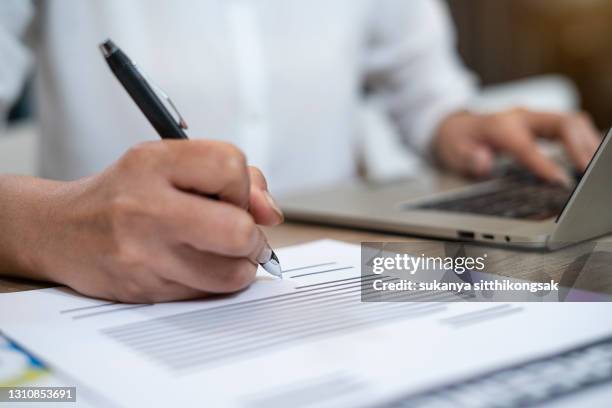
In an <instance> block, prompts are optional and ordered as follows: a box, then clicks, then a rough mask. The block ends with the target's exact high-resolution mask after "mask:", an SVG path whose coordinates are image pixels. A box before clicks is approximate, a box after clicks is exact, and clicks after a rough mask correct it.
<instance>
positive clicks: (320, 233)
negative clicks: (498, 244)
mask: <svg viewBox="0 0 612 408" xmlns="http://www.w3.org/2000/svg"><path fill="white" fill-rule="evenodd" d="M265 232H266V235H267V236H268V239H269V242H270V244H271V245H272V246H273V247H274V248H282V247H285V246H290V245H296V244H302V243H306V242H310V241H315V240H319V239H335V240H339V241H344V242H348V243H354V244H359V243H361V242H364V241H369V242H414V243H417V242H420V243H422V242H425V241H426V240H424V239H423V238H418V239H417V238H411V237H406V236H400V235H386V234H380V233H374V232H367V231H356V230H351V229H343V228H333V227H324V226H316V225H307V224H294V223H286V224H285V225H282V226H280V227H275V228H265ZM608 240H609V241H612V239H608ZM610 247H612V243H611V245H610V246H609V248H610ZM491 251H497V253H498V255H497V256H498V258H497V259H499V260H500V261H501V262H502V263H501V264H500V265H502V267H501V268H498V272H500V274H501V275H505V276H512V277H515V278H522V279H528V280H533V281H541V280H542V274H541V272H542V271H541V269H542V268H541V267H542V266H543V264H544V263H548V265H547V267H546V269H547V271H549V274H548V275H545V276H544V278H546V279H548V278H552V279H554V280H555V281H564V280H566V279H565V278H564V276H563V273H564V271H567V268H568V265H570V264H571V263H572V262H573V261H575V259H576V257H575V256H571V251H572V250H571V249H570V250H569V255H568V256H557V257H553V258H551V257H547V256H543V255H542V254H541V253H540V254H537V253H531V254H530V253H524V252H520V251H518V252H520V253H517V251H516V250H511V249H499V248H498V249H493V248H491ZM608 253H609V254H610V255H609V257H612V251H609V252H608ZM517 255H520V258H519V259H520V261H522V262H519V261H516V259H517V258H516V256H517ZM517 262H518V263H517ZM551 262H554V264H551ZM519 263H520V265H519ZM599 263H600V264H601V265H600V266H599V268H598V269H599V270H600V272H598V275H600V276H601V277H600V278H597V279H596V281H595V282H596V283H597V285H598V286H599V288H602V287H605V288H609V290H608V293H612V276H610V275H611V274H609V273H607V271H608V270H609V268H610V267H609V265H610V264H612V262H611V261H610V259H608V258H605V259H602V260H600V262H599ZM509 264H511V265H514V266H516V268H514V267H512V268H508V267H507V266H508V265H509ZM500 270H501V271H500ZM546 279H545V280H546ZM51 286H54V285H52V284H45V283H40V282H33V281H26V280H17V279H2V278H0V293H7V292H17V291H23V290H31V289H39V288H44V287H51ZM570 286H572V285H571V284H570Z"/></svg>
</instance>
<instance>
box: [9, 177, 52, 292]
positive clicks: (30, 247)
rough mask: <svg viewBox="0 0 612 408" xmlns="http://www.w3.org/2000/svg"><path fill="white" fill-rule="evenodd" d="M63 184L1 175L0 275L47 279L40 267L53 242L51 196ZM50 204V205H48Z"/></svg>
mask: <svg viewBox="0 0 612 408" xmlns="http://www.w3.org/2000/svg"><path fill="white" fill-rule="evenodd" d="M62 185H63V183H58V182H54V181H49V180H42V179H37V178H33V177H24V176H7V175H0V231H1V232H0V274H2V275H5V276H15V277H24V278H32V279H41V280H49V279H50V277H49V276H47V274H46V273H45V270H44V268H42V267H41V265H40V260H41V257H42V254H43V253H44V248H45V247H46V246H47V245H46V241H48V240H49V239H53V236H52V235H53V232H52V231H53V228H51V224H52V220H53V218H54V217H53V216H52V215H53V212H54V209H55V207H56V206H57V204H55V205H53V204H52V203H51V201H53V200H51V198H50V197H51V196H53V195H55V194H57V192H58V191H59V190H60V189H61V187H62ZM50 204H51V205H50Z"/></svg>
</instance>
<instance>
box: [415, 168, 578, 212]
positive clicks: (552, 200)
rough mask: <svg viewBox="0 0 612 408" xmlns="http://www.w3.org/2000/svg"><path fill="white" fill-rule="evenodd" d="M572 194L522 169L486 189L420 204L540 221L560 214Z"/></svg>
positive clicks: (429, 206) (443, 208) (431, 208)
mask: <svg viewBox="0 0 612 408" xmlns="http://www.w3.org/2000/svg"><path fill="white" fill-rule="evenodd" d="M570 195H571V191H570V190H568V189H567V188H564V187H561V186H556V185H552V184H547V183H544V182H542V181H540V180H538V179H536V178H535V177H533V176H531V175H528V174H522V173H519V174H514V175H510V176H506V177H504V178H502V179H500V180H499V182H498V183H495V185H494V186H493V187H492V188H491V189H487V190H486V191H479V192H475V193H471V194H470V193H468V194H466V195H461V196H460V197H456V198H447V199H444V200H440V201H433V202H428V203H425V204H420V205H418V206H417V207H416V208H418V209H421V210H435V211H445V212H455V213H464V214H478V215H490V216H496V217H503V218H513V219H524V220H533V221H540V220H546V219H549V218H552V217H556V216H557V215H558V214H559V213H560V212H561V211H562V210H563V207H564V206H565V203H566V201H567V200H568V199H569V197H570Z"/></svg>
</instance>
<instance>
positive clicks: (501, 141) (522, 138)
mask: <svg viewBox="0 0 612 408" xmlns="http://www.w3.org/2000/svg"><path fill="white" fill-rule="evenodd" d="M490 135H492V136H489V137H488V141H489V142H490V143H491V144H492V145H493V146H494V147H495V148H496V149H498V150H501V151H504V152H507V153H509V154H510V155H512V156H513V157H514V159H515V160H517V161H518V162H519V163H521V164H523V165H524V166H525V167H527V168H528V169H529V170H531V171H532V172H533V173H534V174H536V175H537V176H538V177H540V178H542V179H544V180H546V181H549V182H552V183H557V184H563V185H568V184H569V183H570V181H569V178H568V176H567V174H565V172H564V171H563V170H562V169H561V168H560V167H559V166H557V165H556V164H555V163H554V162H553V161H552V160H551V159H550V158H548V157H547V156H546V155H545V154H544V153H542V151H541V150H540V148H539V146H538V145H537V143H536V141H535V136H534V135H533V134H532V133H531V132H530V130H529V128H527V127H524V126H512V127H509V128H506V129H503V131H498V132H493V133H490Z"/></svg>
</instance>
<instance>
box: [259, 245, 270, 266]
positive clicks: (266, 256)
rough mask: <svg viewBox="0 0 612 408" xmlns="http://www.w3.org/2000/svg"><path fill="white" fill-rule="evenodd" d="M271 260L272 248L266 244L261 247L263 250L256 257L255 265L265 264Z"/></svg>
mask: <svg viewBox="0 0 612 408" xmlns="http://www.w3.org/2000/svg"><path fill="white" fill-rule="evenodd" d="M271 258H272V248H270V245H268V244H267V243H266V245H265V246H264V247H263V249H262V250H261V252H260V253H259V255H258V256H257V263H260V264H265V263H266V262H269V261H270V259H271Z"/></svg>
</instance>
